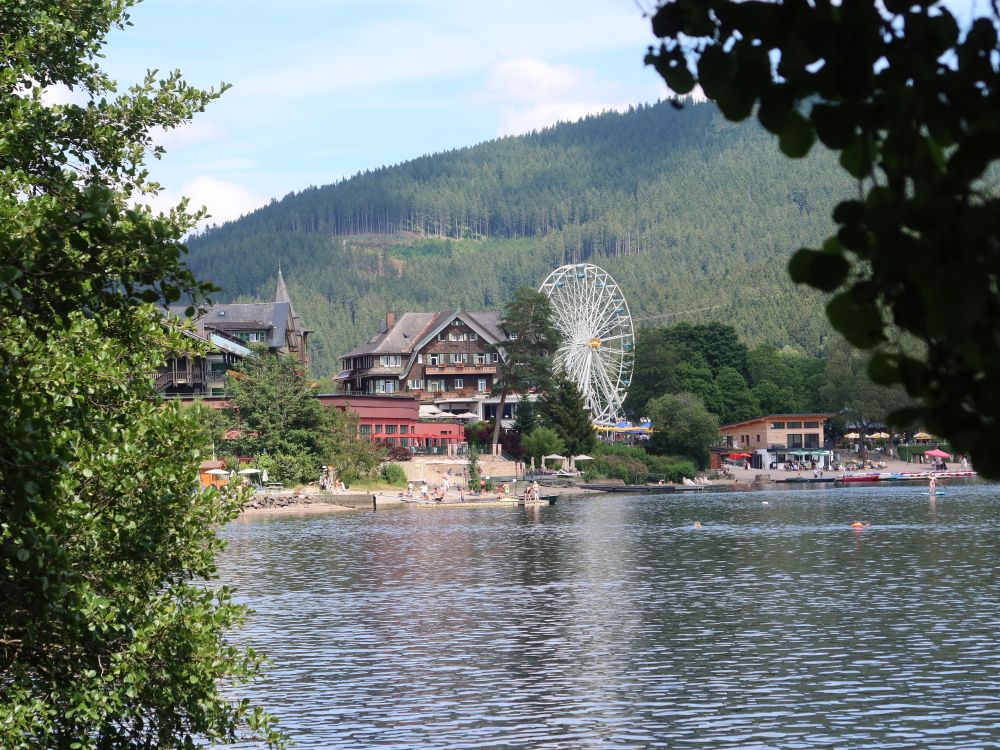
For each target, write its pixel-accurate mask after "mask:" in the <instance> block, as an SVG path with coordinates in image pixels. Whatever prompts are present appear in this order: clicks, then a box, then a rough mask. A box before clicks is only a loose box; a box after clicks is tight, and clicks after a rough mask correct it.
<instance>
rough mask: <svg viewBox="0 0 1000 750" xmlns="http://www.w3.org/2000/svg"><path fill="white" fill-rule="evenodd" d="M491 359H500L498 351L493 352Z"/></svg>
mask: <svg viewBox="0 0 1000 750" xmlns="http://www.w3.org/2000/svg"><path fill="white" fill-rule="evenodd" d="M493 361H494V362H499V361H500V353H499V352H493Z"/></svg>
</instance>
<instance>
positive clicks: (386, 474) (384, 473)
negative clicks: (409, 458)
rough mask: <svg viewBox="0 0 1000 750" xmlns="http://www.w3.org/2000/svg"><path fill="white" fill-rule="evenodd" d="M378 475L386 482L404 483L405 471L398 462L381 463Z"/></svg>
mask: <svg viewBox="0 0 1000 750" xmlns="http://www.w3.org/2000/svg"><path fill="white" fill-rule="evenodd" d="M379 475H380V476H381V477H382V480H383V481H384V482H387V483H388V484H395V485H404V484H406V472H405V471H404V470H403V467H402V466H400V465H399V464H392V463H389V464H382V470H381V471H380V472H379Z"/></svg>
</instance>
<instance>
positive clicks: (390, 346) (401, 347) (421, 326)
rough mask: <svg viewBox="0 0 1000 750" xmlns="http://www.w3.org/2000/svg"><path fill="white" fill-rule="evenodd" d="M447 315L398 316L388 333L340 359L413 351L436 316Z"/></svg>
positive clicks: (381, 333)
mask: <svg viewBox="0 0 1000 750" xmlns="http://www.w3.org/2000/svg"><path fill="white" fill-rule="evenodd" d="M442 314H447V313H415V312H408V313H403V314H402V315H400V316H399V319H398V320H397V321H396V324H395V325H394V326H393V327H392V328H390V329H389V330H388V331H380V332H379V333H376V334H375V335H374V336H372V337H371V338H370V339H368V341H367V342H366V343H364V344H361V345H360V346H356V347H354V348H353V349H352V350H351V351H349V352H348V353H347V354H344V355H342V356H341V359H346V358H348V357H359V356H361V355H364V354H402V355H408V354H410V352H412V351H413V345H414V344H415V343H416V342H417V340H418V339H420V338H421V337H422V335H423V333H424V331H425V330H427V328H428V327H430V326H433V325H434V324H435V321H436V320H437V318H438V316H440V315H442Z"/></svg>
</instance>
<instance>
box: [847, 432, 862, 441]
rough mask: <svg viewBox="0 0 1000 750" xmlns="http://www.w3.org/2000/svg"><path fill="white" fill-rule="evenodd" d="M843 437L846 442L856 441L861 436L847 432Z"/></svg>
mask: <svg viewBox="0 0 1000 750" xmlns="http://www.w3.org/2000/svg"><path fill="white" fill-rule="evenodd" d="M844 437H845V438H847V439H848V440H857V439H858V438H859V437H861V435H859V434H858V433H856V432H848V433H847V434H846V435H844Z"/></svg>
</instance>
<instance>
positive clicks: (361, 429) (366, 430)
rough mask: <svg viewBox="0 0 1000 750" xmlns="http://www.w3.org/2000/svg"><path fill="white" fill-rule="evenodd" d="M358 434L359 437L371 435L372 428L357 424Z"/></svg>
mask: <svg viewBox="0 0 1000 750" xmlns="http://www.w3.org/2000/svg"><path fill="white" fill-rule="evenodd" d="M358 432H359V433H360V434H361V435H371V434H372V426H371V425H370V424H359V425H358Z"/></svg>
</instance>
